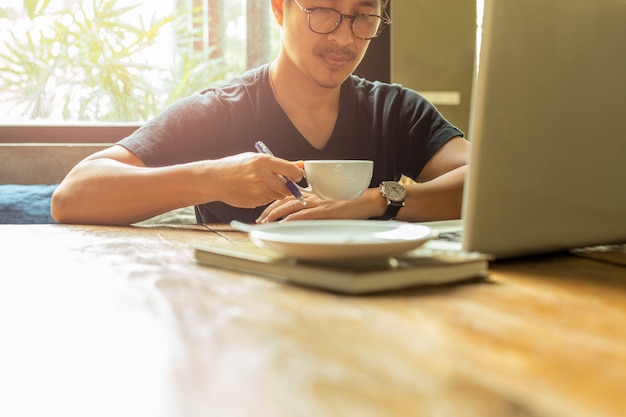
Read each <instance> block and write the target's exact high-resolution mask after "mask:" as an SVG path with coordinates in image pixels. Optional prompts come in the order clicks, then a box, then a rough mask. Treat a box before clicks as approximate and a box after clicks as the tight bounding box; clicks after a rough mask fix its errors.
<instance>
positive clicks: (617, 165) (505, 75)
mask: <svg viewBox="0 0 626 417" xmlns="http://www.w3.org/2000/svg"><path fill="white" fill-rule="evenodd" d="M483 22H484V23H483V31H482V42H481V51H480V60H479V68H478V69H477V72H476V74H475V88H474V93H473V103H472V111H471V121H470V129H469V139H470V140H471V141H472V155H471V159H470V160H471V162H470V169H469V174H468V180H467V184H466V187H465V196H464V197H465V198H464V209H463V223H464V228H465V230H464V234H463V247H464V249H466V250H476V251H481V252H486V253H492V254H494V255H496V257H499V258H502V257H511V256H520V255H527V254H534V253H542V252H549V251H557V250H562V249H569V248H575V247H581V246H589V245H597V244H605V243H616V242H626V219H625V216H626V46H625V45H626V23H625V22H626V1H625V0H485V15H484V20H483Z"/></svg>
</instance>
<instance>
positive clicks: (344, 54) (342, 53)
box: [315, 46, 356, 60]
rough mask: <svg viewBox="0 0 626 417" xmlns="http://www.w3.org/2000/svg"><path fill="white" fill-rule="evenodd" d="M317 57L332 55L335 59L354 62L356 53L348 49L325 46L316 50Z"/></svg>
mask: <svg viewBox="0 0 626 417" xmlns="http://www.w3.org/2000/svg"><path fill="white" fill-rule="evenodd" d="M315 54H316V55H321V56H326V55H331V56H334V57H339V58H345V59H347V60H353V59H354V58H355V57H356V52H355V51H354V50H352V49H350V48H346V47H343V48H342V47H336V46H323V47H318V48H316V49H315Z"/></svg>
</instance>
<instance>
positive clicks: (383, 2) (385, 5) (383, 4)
mask: <svg viewBox="0 0 626 417" xmlns="http://www.w3.org/2000/svg"><path fill="white" fill-rule="evenodd" d="M390 1H391V0H382V2H381V10H385V8H386V7H387V5H388V4H389V2H390Z"/></svg>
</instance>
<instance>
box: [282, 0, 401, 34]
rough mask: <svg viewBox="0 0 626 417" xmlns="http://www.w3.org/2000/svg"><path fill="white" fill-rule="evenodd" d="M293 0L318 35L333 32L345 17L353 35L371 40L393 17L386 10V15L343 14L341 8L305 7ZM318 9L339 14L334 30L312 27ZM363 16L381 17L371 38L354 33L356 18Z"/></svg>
mask: <svg viewBox="0 0 626 417" xmlns="http://www.w3.org/2000/svg"><path fill="white" fill-rule="evenodd" d="M293 1H294V2H295V3H296V4H297V5H298V7H299V8H300V10H302V11H303V12H304V13H306V14H307V22H308V23H309V29H310V30H311V32H313V33H317V34H318V35H328V34H329V33H333V32H334V31H336V30H337V29H339V26H341V23H342V22H343V19H347V20H348V21H349V22H350V32H351V33H352V36H354V37H355V38H358V39H362V40H364V41H369V40H371V39H374V38H376V37H378V35H380V34H381V33H382V32H383V30H385V28H386V27H387V26H389V25H390V24H391V18H390V17H389V15H387V12H386V11H385V10H383V13H384V14H385V16H380V15H377V14H356V15H353V14H343V13H341V12H340V11H339V10H336V9H333V8H331V7H311V8H308V7H303V6H302V5H301V4H300V2H299V1H298V0H293ZM316 10H329V11H333V12H335V13H337V14H338V15H339V20H338V21H337V25H336V26H335V28H334V29H333V30H331V31H328V32H318V31H316V30H313V28H312V27H311V14H312V13H313V12H314V11H316ZM363 16H368V17H377V18H379V19H380V26H378V31H377V32H376V33H375V34H374V36H371V37H369V38H362V37H360V36H357V35H356V33H354V20H355V19H357V18H359V17H363Z"/></svg>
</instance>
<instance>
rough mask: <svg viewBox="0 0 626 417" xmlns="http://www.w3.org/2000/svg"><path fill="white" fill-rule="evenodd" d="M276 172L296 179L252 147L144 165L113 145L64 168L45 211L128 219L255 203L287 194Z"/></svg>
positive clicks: (66, 219)
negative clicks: (202, 158) (208, 204)
mask: <svg viewBox="0 0 626 417" xmlns="http://www.w3.org/2000/svg"><path fill="white" fill-rule="evenodd" d="M276 174H280V175H282V176H284V177H287V178H290V179H293V180H294V181H299V180H300V179H301V178H302V172H301V170H300V169H299V168H298V167H297V166H296V165H295V164H293V163H290V162H288V161H285V160H282V159H279V158H274V157H271V156H268V155H261V154H257V153H252V152H250V153H244V154H239V155H234V156H232V157H228V158H223V159H218V160H205V161H198V162H191V163H186V164H180V165H173V166H167V167H157V168H152V167H150V168H149V167H146V166H145V165H144V163H143V162H142V161H141V160H140V159H139V158H138V157H137V156H135V155H134V154H133V153H132V152H130V151H129V150H127V149H126V148H124V147H122V146H119V145H115V146H113V147H111V148H107V149H105V150H102V151H100V152H97V153H95V154H93V155H92V156H90V157H88V158H86V159H85V160H83V161H82V162H80V163H79V164H78V165H77V166H76V167H74V169H72V171H70V173H69V174H68V175H67V177H66V178H65V179H64V180H63V182H62V183H61V184H60V185H59V187H58V188H57V190H56V191H55V193H54V195H53V196H52V204H51V213H52V217H53V218H54V219H55V220H56V221H57V222H60V223H83V224H131V223H135V222H138V221H141V220H145V219H148V218H150V217H153V216H155V215H157V214H161V213H164V212H166V211H169V210H173V209H176V208H180V207H186V206H190V205H194V204H202V203H206V202H212V201H223V202H225V203H227V204H230V205H233V206H236V207H249V208H252V207H258V206H261V205H264V204H267V203H269V202H271V201H274V200H277V199H282V198H284V197H285V196H287V195H291V193H290V192H289V190H288V189H287V188H286V187H285V184H284V182H283V181H282V180H281V179H280V178H279V177H277V175H276Z"/></svg>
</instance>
